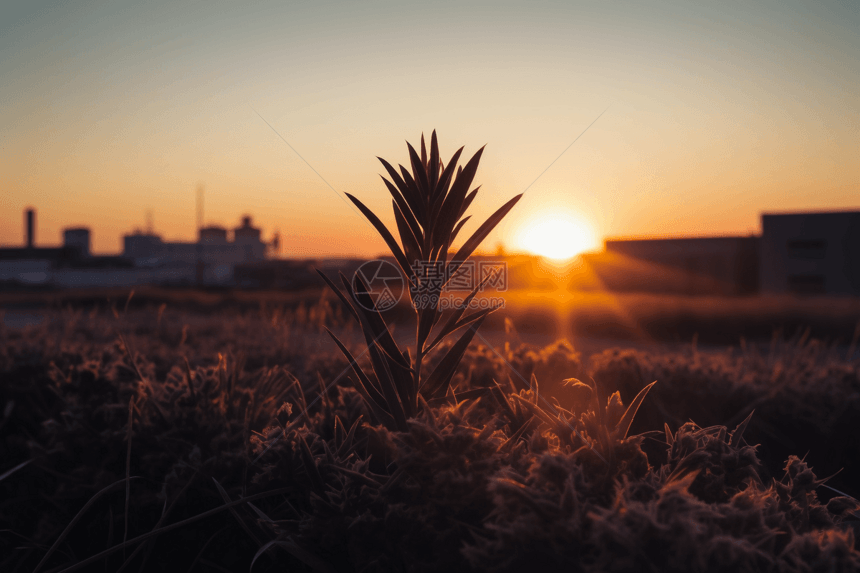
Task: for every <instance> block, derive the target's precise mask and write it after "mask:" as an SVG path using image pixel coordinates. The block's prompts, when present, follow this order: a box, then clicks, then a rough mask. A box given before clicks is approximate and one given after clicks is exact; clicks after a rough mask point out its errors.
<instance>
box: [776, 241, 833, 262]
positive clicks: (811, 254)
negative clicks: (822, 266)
mask: <svg viewBox="0 0 860 573" xmlns="http://www.w3.org/2000/svg"><path fill="white" fill-rule="evenodd" d="M786 247H787V248H788V257H789V258H790V259H823V258H824V255H825V254H826V252H827V241H825V240H823V239H795V240H791V241H788V243H786Z"/></svg>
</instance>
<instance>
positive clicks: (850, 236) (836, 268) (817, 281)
mask: <svg viewBox="0 0 860 573" xmlns="http://www.w3.org/2000/svg"><path fill="white" fill-rule="evenodd" d="M759 276H760V281H761V290H762V292H764V293H796V294H819V295H860V211H848V212H830V213H786V214H764V215H762V237H761V264H760V266H759Z"/></svg>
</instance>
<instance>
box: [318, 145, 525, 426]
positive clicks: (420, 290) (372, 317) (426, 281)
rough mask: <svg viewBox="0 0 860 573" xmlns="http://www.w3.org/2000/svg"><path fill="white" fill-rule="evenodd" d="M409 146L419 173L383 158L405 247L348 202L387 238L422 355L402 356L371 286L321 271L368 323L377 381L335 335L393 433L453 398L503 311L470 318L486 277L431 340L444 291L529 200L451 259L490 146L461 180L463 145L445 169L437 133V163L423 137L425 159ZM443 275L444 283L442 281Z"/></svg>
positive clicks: (495, 218)
mask: <svg viewBox="0 0 860 573" xmlns="http://www.w3.org/2000/svg"><path fill="white" fill-rule="evenodd" d="M406 145H407V147H408V149H409V159H410V162H411V165H412V172H411V173H410V172H409V171H408V170H407V169H406V168H405V167H403V166H402V165H400V166H399V167H400V172H399V173H398V171H397V170H395V169H394V167H392V166H391V164H390V163H388V162H387V161H385V160H384V159H382V158H378V159H379V160H380V161H381V162H382V164H383V166H385V169H386V171H387V172H388V174H389V176H390V177H391V181H389V180H388V179H386V178H385V177H382V180H383V181H384V182H385V186H386V187H387V188H388V191H389V192H390V193H391V196H392V198H393V201H392V206H393V209H394V219H395V221H396V223H397V232H398V235H399V236H400V243H399V244H398V242H397V241H396V240H395V238H394V236H393V235H392V233H391V232H390V231H389V230H388V229H387V228H386V227H385V225H383V224H382V221H380V220H379V218H378V217H377V216H376V215H375V214H374V213H373V212H372V211H371V210H370V209H368V208H367V207H366V206H365V205H364V203H362V202H361V201H359V200H358V199H356V198H355V197H353V196H352V195H349V194H347V196H348V197H349V198H350V200H351V201H352V202H353V203H355V205H356V206H357V207H358V208H359V210H360V211H361V212H362V214H363V215H364V216H365V217H367V219H368V220H369V221H370V222H371V223H372V224H373V226H374V227H375V228H376V230H377V231H379V234H380V235H382V238H383V239H384V240H385V242H386V244H387V245H388V247H389V249H391V253H392V255H393V256H394V259H395V260H396V261H397V264H398V266H399V267H400V269H401V271H402V272H403V275H404V277H405V279H406V283H407V284H408V286H409V295H410V299H411V301H412V307H413V308H414V309H415V314H416V319H417V328H416V334H415V353H414V357H413V355H412V354H410V353H409V352H408V351H401V350H400V349H399V348H398V347H397V344H396V343H395V341H394V338H393V337H392V336H391V334H390V333H389V331H388V325H387V324H386V323H385V320H384V319H383V317H382V314H381V312H380V311H379V310H378V308H377V306H376V305H375V303H374V301H373V300H372V299H371V297H370V295H369V294H368V285H366V284H365V283H364V281H363V280H362V279H361V277H360V276H358V274H356V275H355V276H354V278H353V281H352V282H350V281H349V280H348V279H347V278H346V277H345V276H343V274H341V275H340V280H341V282H342V283H343V286H344V289H345V291H346V294H344V293H343V292H341V291H340V289H338V288H337V286H335V284H334V283H333V282H332V281H331V280H329V279H328V278H327V277H326V276H325V275H323V274H322V273H320V276H322V277H323V279H324V280H325V281H326V282H327V283H328V285H329V286H330V287H331V288H332V290H334V291H335V293H337V295H338V296H339V297H340V299H341V300H342V301H343V303H344V304H345V305H346V306H347V308H348V309H349V310H350V311H351V313H352V315H353V316H354V317H355V319H356V320H357V321H358V322H359V323H360V324H361V326H362V330H363V332H364V337H365V340H366V342H367V346H368V354H369V356H370V361H371V364H372V368H373V375H372V376H371V375H370V374H369V373H368V372H365V371H364V370H362V368H361V367H359V365H358V364H357V362H356V360H355V358H354V357H353V356H352V354H351V353H350V352H349V351H348V350H347V348H346V346H344V345H343V343H341V341H340V340H338V338H337V337H336V336H335V335H334V334H332V333H331V332H330V331H329V334H330V335H331V336H332V338H333V339H334V341H335V343H336V344H337V345H338V347H339V348H340V350H341V352H343V354H344V355H345V356H346V359H347V360H348V361H349V363H350V364H351V365H352V369H353V372H354V373H355V376H356V381H355V387H356V389H357V390H358V391H359V392H360V393H361V395H362V397H363V398H364V400H365V402H366V403H367V405H368V408H369V410H370V411H371V414H372V415H373V416H374V417H375V418H376V419H377V420H378V421H380V422H381V423H383V424H385V425H386V426H387V427H389V428H392V429H399V430H404V429H405V428H406V420H407V419H408V418H412V417H414V416H415V415H416V414H417V412H418V408H419V401H420V400H422V399H423V400H425V401H430V400H433V399H440V398H444V397H445V395H446V394H447V393H448V391H449V388H450V384H451V378H452V377H453V376H454V373H455V371H456V369H457V366H458V364H459V363H460V360H461V358H462V357H463V354H464V352H465V351H466V348H467V347H468V346H469V343H470V342H471V340H472V338H473V336H474V335H475V333H476V332H477V329H478V328H479V327H480V326H481V323H482V322H483V321H484V319H485V318H486V316H487V315H488V314H489V313H491V312H493V311H494V310H496V308H497V307H491V308H487V309H482V310H479V311H477V312H474V313H471V314H468V315H465V311H466V309H467V308H468V306H469V303H470V302H471V300H472V299H473V298H474V297H475V295H476V294H477V293H478V291H480V290H481V288H482V287H483V286H484V285H485V284H486V282H487V280H488V279H489V278H491V277H486V278H484V280H482V281H481V282H480V284H478V286H476V287H475V289H474V290H473V291H472V292H471V294H470V295H469V296H468V297H467V298H466V299H465V301H464V303H463V304H462V305H460V306H459V307H458V308H455V309H453V310H452V311H451V312H450V313H448V316H447V319H446V320H445V322H444V323H443V324H442V326H441V327H440V328H438V330H437V331H436V334H435V336H434V337H433V338H432V339H431V334H433V331H434V327H436V326H437V324H439V323H440V321H441V318H442V313H441V312H440V311H439V299H440V296H441V293H442V289H443V288H444V287H445V285H446V284H447V282H448V281H449V280H450V278H451V277H453V276H454V275H455V273H456V272H457V271H458V269H459V268H460V266H461V265H462V264H463V263H464V262H465V261H466V259H468V258H469V256H470V255H471V254H472V253H473V252H474V251H475V249H476V248H477V247H478V246H479V245H480V244H481V241H483V240H484V239H485V238H486V237H487V235H488V234H489V233H490V232H491V231H492V230H493V229H494V228H495V226H496V225H497V224H498V223H499V221H501V220H502V218H503V217H504V216H505V215H506V214H507V213H508V212H509V211H510V210H511V209H512V208H513V206H514V205H515V204H516V203H517V201H519V199H520V197H522V194H520V195H517V196H516V197H514V198H513V199H511V200H510V201H508V202H507V203H505V204H504V205H503V206H502V207H501V208H499V209H498V210H497V211H496V212H495V213H493V214H492V215H491V216H490V217H489V218H488V219H487V220H486V221H485V222H484V223H483V224H482V225H481V226H480V227H478V229H477V230H476V231H475V232H474V233H473V234H472V236H471V237H469V239H468V240H467V241H466V242H465V243H463V245H462V246H461V247H460V248H459V249H458V250H457V252H456V254H454V256H453V257H452V258H451V259H450V260H449V259H448V250H449V249H450V248H451V245H452V244H453V242H454V240H455V239H456V238H457V235H458V234H459V233H460V231H461V230H462V228H463V225H464V224H465V223H466V221H468V220H469V217H470V216H467V215H465V213H466V210H467V209H468V208H469V206H470V205H471V204H472V201H473V200H474V199H475V196H476V195H477V194H478V189H479V188H475V189H473V190H472V191H471V192H470V191H469V188H470V187H471V185H472V180H473V179H474V178H475V173H476V171H477V169H478V163H479V161H480V159H481V154H482V153H483V150H484V148H483V147H482V148H481V149H479V150H478V152H477V153H475V155H474V156H473V157H472V159H470V160H469V162H468V163H466V165H465V167H460V168H457V172H456V175H455V173H454V170H455V168H456V167H457V161H458V160H459V158H460V154H461V153H462V151H463V148H462V147H461V148H460V149H458V150H457V151H456V153H454V155H453V157H452V158H451V160H450V161H449V162H448V164H447V165H445V164H443V162H442V160H441V158H440V157H439V146H438V144H437V141H436V132H435V131H434V132H433V135H432V137H431V140H430V155H429V157H428V155H427V149H426V147H425V145H424V136H423V135H422V136H421V155H420V156H419V155H418V153H417V152H416V151H415V149H414V148H413V147H412V145H411V144H409V143H407V144H406ZM419 263H420V266H421V267H422V268H426V269H432V270H433V272H434V276H432V277H428V276H426V275H424V273H422V272H419V271H418V270H417V269H416V267H419ZM440 276H441V277H442V279H441V280H439V278H438V277H440ZM464 327H469V328H468V329H467V330H466V331H465V332H463V333H462V334H461V335H460V337H459V338H458V339H457V340H456V342H454V343H453V345H452V346H451V347H450V348H448V349H447V351H446V353H445V355H444V357H443V358H442V359H441V361H439V363H438V364H437V366H436V368H435V369H434V370H433V371H432V372H430V374H429V375H427V374H425V373H422V369H421V368H422V364H423V362H424V358H425V356H427V354H428V353H429V352H431V351H432V350H433V349H434V348H435V347H436V346H437V345H438V344H439V343H440V342H441V341H442V340H443V339H444V338H446V337H447V336H449V335H450V334H452V333H454V332H455V331H457V330H460V329H461V328H464Z"/></svg>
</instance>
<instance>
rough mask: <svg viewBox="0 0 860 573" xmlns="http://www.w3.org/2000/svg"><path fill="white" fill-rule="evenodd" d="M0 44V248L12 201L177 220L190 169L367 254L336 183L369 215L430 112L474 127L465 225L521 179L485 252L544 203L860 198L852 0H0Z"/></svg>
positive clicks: (717, 229)
mask: <svg viewBox="0 0 860 573" xmlns="http://www.w3.org/2000/svg"><path fill="white" fill-rule="evenodd" d="M0 54H2V57H0V86H2V87H0V94H2V95H0V199H2V200H0V245H2V246H16V245H20V244H21V243H22V242H23V230H22V229H23V216H22V211H23V210H24V209H25V208H26V207H28V206H33V207H35V208H36V209H37V210H38V216H37V217H38V231H37V243H38V244H40V245H43V246H47V245H53V244H58V243H59V242H60V234H61V230H62V228H64V227H67V226H81V225H86V226H89V227H91V229H92V232H93V247H94V250H95V251H96V252H99V253H112V252H117V251H119V250H120V249H121V241H122V239H121V236H122V234H123V233H127V232H130V231H132V230H133V229H134V228H135V227H144V226H145V224H146V213H147V211H151V212H152V218H153V221H154V227H155V230H156V232H158V233H159V234H161V235H163V236H164V238H165V239H177V240H192V239H193V238H194V237H195V234H196V230H195V229H196V223H195V190H196V188H197V187H198V185H200V184H202V185H204V186H205V221H206V223H216V224H221V225H225V226H229V227H234V226H236V225H237V224H238V223H239V219H240V217H241V216H242V215H243V214H246V213H247V214H250V215H252V216H253V217H254V220H255V222H256V224H257V225H258V226H259V227H261V228H262V229H263V234H264V238H268V237H270V236H271V234H272V233H273V232H274V231H275V230H280V232H281V236H282V255H284V256H289V257H314V256H346V255H360V256H364V255H373V254H376V253H379V252H382V251H384V250H385V244H384V243H383V241H382V240H381V239H379V238H378V236H377V234H376V232H375V231H374V230H373V229H372V228H371V227H370V226H369V225H368V224H367V223H366V222H365V221H364V219H363V218H362V217H361V216H360V215H359V214H358V213H357V212H356V211H354V210H353V209H352V208H351V207H350V206H349V205H348V204H347V203H346V202H345V201H344V200H343V195H342V194H343V193H345V192H349V193H352V194H354V195H356V196H358V197H359V198H360V199H362V200H363V201H364V202H365V203H366V204H368V206H370V207H371V208H372V209H374V210H375V211H377V212H378V213H380V214H382V213H384V215H385V216H384V217H383V220H384V221H386V222H390V221H392V220H393V218H392V217H391V215H390V212H391V206H390V199H389V196H388V194H387V192H386V191H385V188H384V187H383V185H382V182H381V181H380V179H379V174H380V173H382V172H383V169H382V166H381V165H380V164H379V162H378V161H377V160H376V156H377V155H378V156H381V157H384V158H386V159H388V160H389V161H392V162H394V163H404V164H406V163H407V162H408V155H407V153H406V145H405V141H406V140H408V141H410V142H412V143H414V144H417V143H418V141H419V138H420V134H421V133H422V132H424V133H426V134H427V136H428V137H429V134H430V132H431V131H432V130H433V129H436V130H437V133H438V135H439V140H440V146H441V149H442V154H443V158H444V159H445V160H447V159H448V158H449V157H450V155H451V154H452V153H453V152H454V151H455V150H456V149H457V148H458V147H459V146H460V145H465V147H466V149H465V154H466V157H468V156H471V154H472V153H474V152H475V151H476V150H477V149H478V148H479V147H480V146H481V145H484V144H487V148H486V150H485V153H484V158H483V161H482V164H481V168H480V169H479V170H478V174H477V177H476V182H477V183H479V184H481V185H482V186H483V187H482V192H481V193H480V194H479V195H478V198H477V199H476V201H475V203H474V205H473V207H472V209H471V212H472V213H473V214H474V215H475V217H473V223H476V219H481V220H483V218H484V217H486V216H487V215H489V214H490V213H491V212H492V211H493V210H495V209H496V208H497V207H499V206H500V205H502V204H503V203H504V202H505V201H506V200H508V199H509V198H511V197H512V196H514V195H516V194H518V193H520V192H522V191H523V190H524V189H526V188H528V191H527V192H526V194H525V197H524V198H523V200H522V201H521V202H520V203H519V204H518V205H517V207H516V208H515V209H514V210H513V211H512V212H511V214H510V216H509V217H508V219H506V220H505V221H504V222H503V223H502V225H500V227H499V228H498V229H497V231H496V232H495V233H494V234H493V235H491V236H490V238H488V239H487V241H486V242H485V247H486V248H487V249H493V248H495V245H496V244H498V243H499V242H502V243H505V246H506V247H507V248H508V249H509V250H519V249H521V248H525V247H524V246H523V245H525V244H526V243H527V240H526V238H525V235H528V233H529V232H531V231H528V229H535V228H536V226H537V227H538V228H539V227H540V222H541V221H542V220H545V218H546V217H549V216H553V217H559V216H561V217H569V218H572V219H575V220H579V221H581V224H582V225H583V226H585V227H587V228H589V229H588V233H590V235H591V237H592V239H593V240H594V241H599V240H600V239H602V238H603V237H605V236H677V235H687V234H695V235H699V234H706V235H725V234H750V233H754V232H758V230H759V215H760V213H761V212H762V211H790V210H800V209H810V210H830V209H851V210H857V209H860V3H858V2H857V1H856V0H847V1H843V2H831V1H825V2H804V3H800V2H789V1H780V2H749V1H744V2H712V1H707V2H699V1H695V2H690V1H672V2H669V1H666V2H651V1H648V2H589V3H583V2H569V1H564V2H543V1H541V2H528V3H525V2H517V3H512V2H494V3H469V2H450V3H447V2H445V3H439V2H422V3H400V2H397V3H395V2H256V3H253V4H252V5H251V6H250V7H249V6H247V5H245V4H244V3H238V2H226V1H220V0H216V1H210V2H202V1H195V2H174V1H169V2H168V1H160V0H158V1H154V2H103V1H88V0H84V1H79V2H68V3H65V2H63V3H61V2H34V1H33V0H27V1H18V0H11V1H10V0H6V1H5V2H3V3H2V6H0ZM607 108H608V109H607ZM604 110H606V112H605V114H604V115H603V116H602V117H600V119H599V120H598V121H596V122H595V123H594V125H593V126H592V127H591V128H590V129H588V130H587V131H586V132H585V133H584V135H582V137H581V138H580V139H579V140H578V141H576V143H574V144H573V145H572V146H571V147H570V149H569V150H568V151H567V152H566V153H564V154H563V155H562V156H561V157H560V158H559V159H558V160H557V161H556V162H555V163H554V164H553V165H552V166H551V167H550V168H549V169H548V170H546V172H545V173H544V174H543V175H542V176H541V177H540V178H539V179H538V180H537V181H536V182H535V183H534V185H532V186H531V187H529V185H530V184H531V183H532V182H533V181H534V180H535V179H536V178H538V176H539V175H540V174H541V173H542V172H544V170H545V169H547V167H548V166H549V165H550V164H551V163H552V162H553V160H555V159H556V158H557V157H558V156H559V154H560V153H562V151H564V150H565V148H567V147H568V146H569V145H570V144H571V142H573V141H574V139H575V138H576V137H577V136H578V135H579V134H580V133H581V132H582V131H583V130H585V129H586V127H588V126H589V124H591V123H592V122H593V121H594V120H595V118H597V117H598V116H599V115H600V114H601V113H602V112H603V111H604ZM258 114H259V115H258ZM267 122H268V124H271V127H270V126H269V125H268V124H267ZM272 128H274V130H276V131H277V132H278V133H279V134H280V136H282V137H283V138H284V139H285V140H286V142H288V143H289V145H288V144H287V143H285V141H284V139H281V137H279V135H278V134H276V133H275V131H273V129H272ZM290 146H292V147H293V148H294V149H295V151H297V152H298V153H299V154H301V156H302V157H303V158H304V159H305V160H306V161H307V163H309V164H310V166H312V168H311V167H309V166H308V164H306V163H305V161H303V160H302V159H301V158H300V157H299V156H298V155H297V154H296V152H295V151H293V149H291V147H290ZM314 170H316V171H317V172H318V173H319V174H320V175H321V176H322V177H323V178H324V179H325V181H327V182H328V184H330V185H331V187H332V188H333V189H334V190H333V189H332V188H330V187H329V185H328V184H326V183H325V182H324V181H323V180H322V179H321V178H320V177H319V176H318V175H317V174H316V173H315V172H314ZM475 226H476V225H475V224H473V225H472V226H471V227H470V228H472V229H474V228H475ZM466 236H468V235H466ZM461 237H462V235H461ZM596 245H597V243H595V244H593V245H591V246H592V247H593V246H596Z"/></svg>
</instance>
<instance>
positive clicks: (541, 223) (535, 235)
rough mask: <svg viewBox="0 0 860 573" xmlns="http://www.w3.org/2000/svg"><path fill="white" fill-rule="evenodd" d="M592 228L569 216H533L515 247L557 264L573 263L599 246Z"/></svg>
mask: <svg viewBox="0 0 860 573" xmlns="http://www.w3.org/2000/svg"><path fill="white" fill-rule="evenodd" d="M598 244H599V243H598V239H597V236H596V235H595V233H594V230H593V228H592V226H591V225H589V224H588V223H587V222H585V221H584V220H583V219H582V218H580V217H577V216H575V215H572V214H569V213H559V212H550V213H545V214H542V215H540V216H535V217H532V218H531V219H530V220H529V221H528V222H526V223H525V225H523V227H522V228H521V229H520V230H519V231H518V232H516V234H515V237H514V246H515V247H517V248H520V249H523V250H525V251H528V252H529V253H532V254H535V255H540V256H542V257H545V258H548V259H552V260H555V261H564V260H569V259H571V258H573V257H575V256H576V255H579V254H581V253H583V252H585V251H589V250H593V249H595V248H597V247H598Z"/></svg>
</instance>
